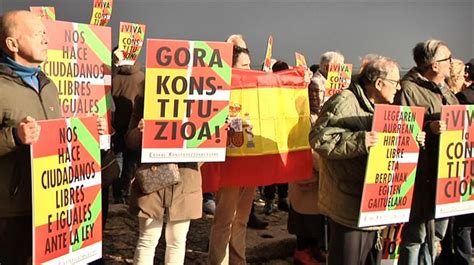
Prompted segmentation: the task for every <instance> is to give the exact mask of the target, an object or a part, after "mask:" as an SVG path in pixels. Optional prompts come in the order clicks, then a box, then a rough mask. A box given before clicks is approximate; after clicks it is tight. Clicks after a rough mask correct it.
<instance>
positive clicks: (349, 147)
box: [310, 82, 380, 230]
mask: <svg viewBox="0 0 474 265" xmlns="http://www.w3.org/2000/svg"><path fill="white" fill-rule="evenodd" d="M373 113H374V106H373V104H372V103H371V102H370V101H369V99H368V98H367V96H366V95H365V93H364V91H363V88H362V87H361V86H360V85H359V84H358V83H357V82H354V83H353V84H351V86H350V87H349V88H348V89H346V90H343V91H342V92H341V93H339V94H336V95H334V96H333V97H331V98H330V99H329V100H328V102H326V104H324V106H323V108H322V110H321V112H320V115H319V118H318V120H317V121H316V124H315V125H314V126H313V127H312V129H311V132H310V143H311V146H312V148H313V149H314V150H315V151H316V152H317V153H318V154H319V155H320V172H319V177H320V179H319V204H318V206H319V209H320V211H321V213H322V214H324V215H327V216H328V217H330V218H331V219H332V220H333V221H334V222H337V223H339V224H342V225H344V226H347V227H350V228H355V229H363V230H378V229H380V227H366V228H358V227H357V222H358V218H359V209H360V203H361V198H362V191H363V185H364V178H365V170H366V166H367V158H368V149H367V147H366V145H365V135H366V132H367V131H370V130H371V127H372V118H373Z"/></svg>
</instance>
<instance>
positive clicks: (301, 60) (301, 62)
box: [295, 52, 308, 67]
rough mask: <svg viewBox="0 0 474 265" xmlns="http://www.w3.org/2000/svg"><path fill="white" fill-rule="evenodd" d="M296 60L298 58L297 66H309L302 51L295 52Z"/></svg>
mask: <svg viewBox="0 0 474 265" xmlns="http://www.w3.org/2000/svg"><path fill="white" fill-rule="evenodd" d="M295 60H296V66H304V67H307V66H308V65H307V64H306V59H305V58H304V55H303V54H301V53H298V52H295Z"/></svg>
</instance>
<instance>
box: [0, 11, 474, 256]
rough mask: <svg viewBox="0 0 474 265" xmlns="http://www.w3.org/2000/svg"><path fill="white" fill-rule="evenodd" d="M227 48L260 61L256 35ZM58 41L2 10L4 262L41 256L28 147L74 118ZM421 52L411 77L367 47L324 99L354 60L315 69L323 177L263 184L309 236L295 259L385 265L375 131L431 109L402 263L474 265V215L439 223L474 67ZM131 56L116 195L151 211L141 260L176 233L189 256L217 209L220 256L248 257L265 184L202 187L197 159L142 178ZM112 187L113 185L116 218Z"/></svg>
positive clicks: (33, 20)
mask: <svg viewBox="0 0 474 265" xmlns="http://www.w3.org/2000/svg"><path fill="white" fill-rule="evenodd" d="M227 42H229V43H232V45H233V60H232V67H234V68H240V69H250V65H251V56H250V51H249V48H248V47H247V44H246V42H245V41H244V39H243V37H242V36H241V35H231V36H230V37H229V38H228V39H227ZM47 49H48V38H47V35H46V29H45V27H44V25H43V24H42V22H41V20H40V19H39V18H38V17H36V16H34V15H33V14H32V13H30V12H28V11H10V12H7V13H5V14H3V15H2V17H1V19H0V115H1V116H0V117H1V119H0V169H1V171H2V173H1V176H0V239H1V240H0V264H27V263H28V262H31V254H32V236H31V227H32V209H31V181H30V178H31V174H30V170H31V168H30V162H31V160H30V156H29V155H30V151H29V150H30V148H29V146H30V145H31V144H34V143H35V142H36V141H38V137H39V135H40V133H42V132H41V127H40V126H39V125H38V123H37V121H38V120H48V119H55V118H60V117H61V114H60V107H59V105H58V93H57V88H56V87H55V85H54V83H53V82H52V81H51V80H50V79H49V78H48V77H47V76H46V75H45V74H44V73H43V71H42V70H41V67H40V64H41V63H42V62H44V61H45V60H46V59H47ZM412 53H413V54H412V55H413V59H414V64H415V65H414V67H413V68H412V69H410V70H409V71H408V73H406V74H405V75H404V76H401V75H400V69H399V67H400V66H399V64H398V63H397V61H395V60H394V59H391V58H388V57H386V56H382V55H376V54H369V55H367V56H366V57H364V59H363V60H362V62H361V65H360V72H359V73H358V74H356V75H353V78H352V82H351V85H350V86H349V87H348V88H347V89H344V90H342V92H340V93H338V94H335V95H333V96H331V97H327V95H326V94H325V83H326V82H327V80H326V79H327V76H328V66H329V64H333V63H336V64H343V63H344V56H343V55H342V54H341V53H340V52H337V51H328V52H325V53H324V54H322V55H321V58H320V62H319V65H318V66H317V67H311V70H313V71H312V72H311V71H310V70H309V69H308V70H307V75H306V76H305V80H306V82H307V83H308V99H309V108H310V114H311V116H310V122H311V131H310V133H309V135H308V141H309V145H310V146H311V148H312V154H313V161H312V169H313V174H312V177H311V178H310V179H307V180H302V181H298V182H294V183H276V184H275V185H271V186H266V187H264V188H263V192H261V193H262V196H263V198H264V201H265V206H264V213H265V214H271V213H272V212H273V211H276V210H277V209H278V210H280V211H285V212H288V232H289V233H290V234H294V235H296V249H295V252H294V257H293V259H294V263H295V264H322V263H326V264H329V265H351V264H354V265H368V264H380V262H381V253H382V252H381V250H382V247H381V246H382V237H381V231H382V229H384V228H385V226H372V227H363V228H360V227H358V223H357V221H358V217H359V210H360V203H361V196H362V191H363V185H364V177H365V171H366V166H367V158H368V154H369V151H370V148H371V147H373V146H374V145H376V144H377V143H378V142H379V141H380V139H379V138H378V135H377V133H376V132H375V131H372V129H371V128H372V122H373V116H374V108H375V104H395V105H403V106H421V107H424V108H425V119H424V124H423V130H422V132H420V133H419V134H418V135H417V136H416V140H417V141H418V143H419V145H420V146H422V147H423V148H421V149H420V155H419V161H418V170H417V173H416V180H415V188H414V190H415V191H414V199H413V205H412V207H411V215H410V220H409V222H407V223H405V224H404V226H403V231H402V236H401V237H402V238H401V243H400V246H399V261H398V264H402V265H411V264H435V263H436V264H472V261H471V251H472V245H471V225H472V221H473V220H474V216H472V215H465V216H456V217H452V218H449V219H448V218H444V219H435V216H434V207H435V192H436V179H437V163H438V146H439V136H440V134H442V133H443V132H445V131H446V123H445V122H444V121H443V120H441V117H440V113H441V108H442V106H444V105H458V104H474V84H473V80H474V61H471V62H470V63H467V64H464V63H463V62H462V61H460V60H457V59H454V57H453V54H452V52H451V50H450V49H449V46H448V45H447V44H446V43H445V42H443V41H439V40H427V41H424V42H420V43H417V44H416V45H415V46H414V48H413V51H412ZM120 54H121V52H120V50H118V49H115V50H114V53H113V56H112V57H113V61H112V64H113V69H112V73H113V76H112V80H113V81H112V95H113V98H114V103H115V113H114V115H113V121H112V125H113V127H114V129H115V134H114V135H113V138H112V143H113V144H112V146H113V150H114V151H115V155H116V159H117V160H118V161H119V164H120V169H121V170H120V172H121V173H120V176H119V177H118V178H117V179H116V180H115V181H114V183H113V185H112V186H113V187H112V188H113V200H114V202H115V203H128V204H129V209H130V212H131V213H133V214H135V215H136V216H138V224H137V231H138V234H139V238H138V242H137V244H136V250H135V254H134V264H153V263H154V258H155V257H154V256H155V252H156V251H155V249H156V246H157V245H158V242H159V239H160V237H161V234H162V230H163V229H164V230H165V232H164V234H165V237H166V251H165V257H164V262H165V264H183V263H184V258H185V249H186V237H187V234H188V230H189V226H190V222H191V220H193V219H198V218H201V216H202V213H203V210H204V211H205V212H207V213H210V214H213V215H214V217H213V223H212V228H211V233H210V235H209V253H208V264H212V265H217V264H232V265H240V264H246V255H245V249H246V232H247V228H248V227H253V228H257V229H265V228H266V227H267V226H268V223H266V222H264V221H262V220H260V219H259V218H258V217H257V215H256V214H255V211H256V210H255V207H254V205H255V204H254V200H255V194H256V187H221V188H220V189H219V190H218V191H217V192H216V193H215V194H204V195H203V193H202V187H201V174H200V170H199V166H200V163H196V162H193V163H176V164H175V165H176V168H177V170H178V171H179V175H180V176H181V179H182V181H181V182H179V183H177V184H175V185H172V186H168V187H166V188H163V189H161V190H159V191H157V192H152V193H145V192H143V191H142V190H141V188H140V186H139V185H138V184H137V182H136V181H134V175H135V172H136V170H139V169H140V168H141V167H143V166H146V165H144V164H141V163H140V155H139V154H140V152H139V151H140V149H141V143H142V133H143V129H144V122H143V106H144V87H145V85H144V83H145V80H144V79H145V78H144V73H143V71H142V70H141V66H140V63H139V62H136V63H135V65H131V66H130V65H121V64H120V62H121V60H122V59H123V58H121V56H120ZM289 68H290V66H289V65H288V64H287V63H286V62H283V61H276V62H274V64H273V68H272V69H273V71H274V72H278V71H284V70H286V69H289ZM97 126H98V131H99V133H103V132H104V128H105V127H106V124H105V121H104V119H98V121H97ZM169 170H172V168H171V167H170V169H169ZM170 173H173V172H170ZM108 190H109V187H103V195H104V197H103V211H104V213H103V218H104V222H103V223H104V225H105V224H106V217H107V205H108V200H109V198H108ZM276 195H277V196H276ZM275 203H276V207H275ZM203 208H204V209H203ZM326 226H328V227H329V229H326ZM326 242H328V244H327V245H326ZM441 249H442V251H441Z"/></svg>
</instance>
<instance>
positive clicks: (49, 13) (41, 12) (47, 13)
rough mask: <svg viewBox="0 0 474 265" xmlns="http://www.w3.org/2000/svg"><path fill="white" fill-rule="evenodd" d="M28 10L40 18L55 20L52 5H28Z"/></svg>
mask: <svg viewBox="0 0 474 265" xmlns="http://www.w3.org/2000/svg"><path fill="white" fill-rule="evenodd" d="M30 11H31V12H33V13H34V14H37V15H38V16H40V17H41V18H42V19H48V20H56V11H55V9H54V6H30Z"/></svg>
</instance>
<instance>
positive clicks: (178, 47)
mask: <svg viewBox="0 0 474 265" xmlns="http://www.w3.org/2000/svg"><path fill="white" fill-rule="evenodd" d="M231 66H232V44H230V43H225V42H205V41H179V40H156V39H148V41H147V59H146V67H147V69H146V79H145V83H146V85H145V107H144V121H145V130H144V132H143V145H142V162H186V161H187V162H196V161H223V160H224V158H225V145H226V135H227V134H226V130H225V127H226V126H225V120H226V117H227V115H228V112H229V107H228V105H229V96H230V82H231V78H232V76H231V75H232V72H231Z"/></svg>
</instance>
